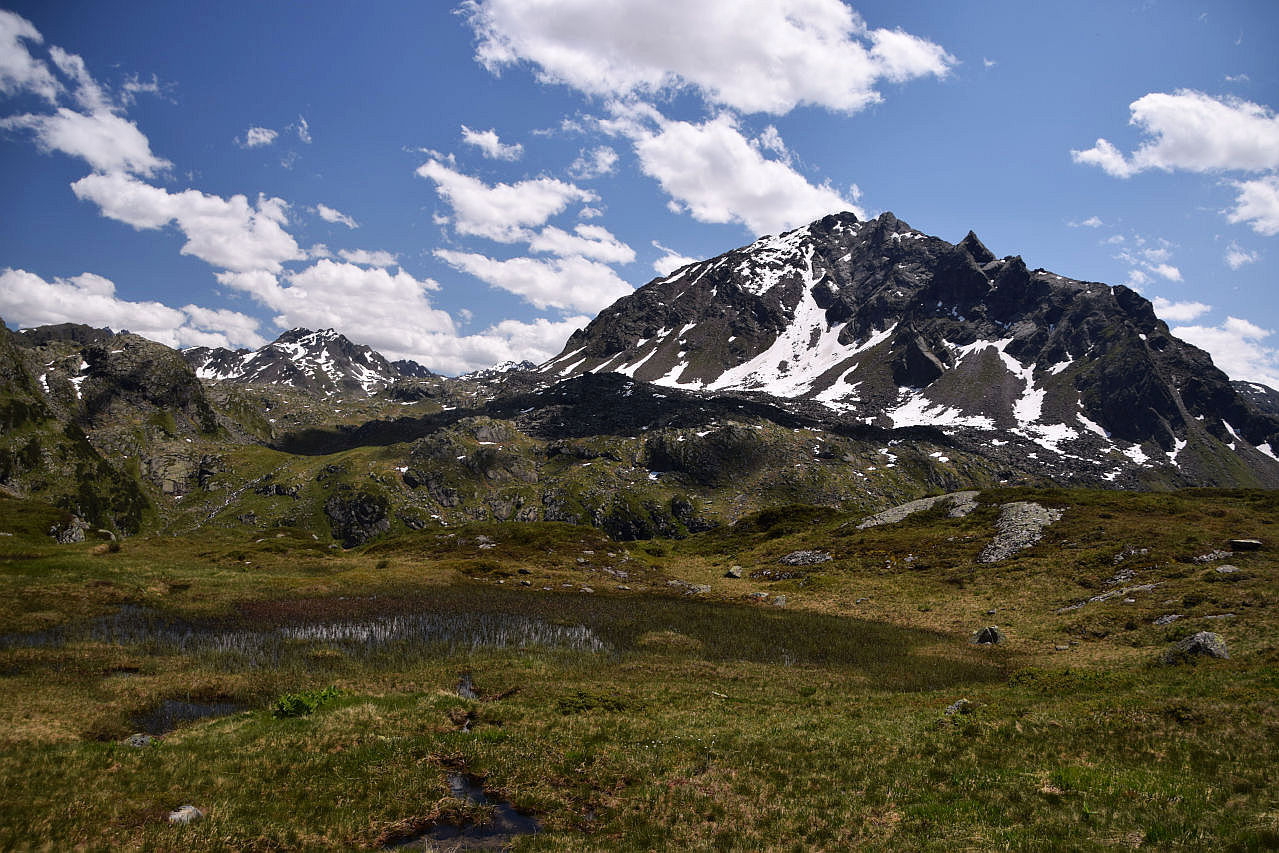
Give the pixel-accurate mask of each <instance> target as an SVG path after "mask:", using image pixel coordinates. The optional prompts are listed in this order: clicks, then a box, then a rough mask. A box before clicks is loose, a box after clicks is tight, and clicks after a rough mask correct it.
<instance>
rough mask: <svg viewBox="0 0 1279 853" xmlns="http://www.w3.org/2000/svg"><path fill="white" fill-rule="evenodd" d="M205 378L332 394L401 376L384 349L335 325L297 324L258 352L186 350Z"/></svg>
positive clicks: (358, 390)
mask: <svg viewBox="0 0 1279 853" xmlns="http://www.w3.org/2000/svg"><path fill="white" fill-rule="evenodd" d="M183 355H184V356H185V358H186V359H187V363H188V364H190V365H191V366H192V368H194V369H195V371H196V375H198V376H199V377H200V378H201V379H206V380H214V381H223V382H238V383H250V384H251V383H257V384H273V385H288V386H291V387H293V388H296V389H298V390H303V391H312V392H318V393H322V394H327V395H330V396H331V395H335V394H343V393H364V394H368V393H372V392H373V391H376V390H379V389H381V388H384V387H386V386H388V385H390V384H392V383H393V382H395V381H396V380H397V379H399V378H401V375H402V374H401V373H400V370H399V368H397V367H396V366H394V365H392V364H391V363H390V362H389V361H387V360H386V358H384V357H383V356H382V355H381V354H380V353H378V352H376V351H374V350H373V349H371V348H370V347H367V346H364V345H362V344H355V343H352V342H351V341H350V340H348V339H347V337H346V336H345V335H343V334H341V333H339V332H337V331H335V330H333V329H319V330H311V329H303V328H294V329H289V330H288V331H286V332H284V333H283V334H281V335H280V336H279V337H278V338H276V339H275V340H274V341H272V342H271V343H269V344H267V345H266V346H263V347H261V348H259V349H257V350H238V351H231V350H227V349H222V348H218V349H208V348H205V347H195V348H192V349H189V350H186V351H184V353H183Z"/></svg>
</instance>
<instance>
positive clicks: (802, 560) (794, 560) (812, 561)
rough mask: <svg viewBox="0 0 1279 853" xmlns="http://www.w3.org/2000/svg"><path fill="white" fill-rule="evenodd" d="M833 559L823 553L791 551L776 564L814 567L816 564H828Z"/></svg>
mask: <svg viewBox="0 0 1279 853" xmlns="http://www.w3.org/2000/svg"><path fill="white" fill-rule="evenodd" d="M833 559H834V557H832V556H831V555H830V554H827V553H826V552H825V551H791V552H790V553H789V554H787V555H786V556H784V557H781V558H779V559H778V561H777V562H779V563H781V564H782V565H783V566H815V565H817V564H818V563H829V562H830V561H831V560H833Z"/></svg>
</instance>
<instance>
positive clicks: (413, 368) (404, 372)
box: [391, 358, 435, 379]
mask: <svg viewBox="0 0 1279 853" xmlns="http://www.w3.org/2000/svg"><path fill="white" fill-rule="evenodd" d="M391 364H393V365H394V366H395V369H396V370H398V371H399V372H400V376H401V377H402V378H404V379H430V378H431V377H432V376H435V374H434V373H432V372H431V371H430V370H429V369H427V368H426V367H424V366H423V365H420V364H418V363H417V362H416V361H411V360H409V359H407V358H401V359H396V360H395V361H393V362H391Z"/></svg>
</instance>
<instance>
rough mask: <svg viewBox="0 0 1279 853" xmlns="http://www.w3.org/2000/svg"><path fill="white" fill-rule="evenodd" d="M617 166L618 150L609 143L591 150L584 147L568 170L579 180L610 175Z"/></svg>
mask: <svg viewBox="0 0 1279 853" xmlns="http://www.w3.org/2000/svg"><path fill="white" fill-rule="evenodd" d="M616 168H617V152H616V151H614V150H613V149H612V148H610V147H609V146H607V145H600V146H598V147H596V148H592V149H591V150H590V151H587V150H586V149H582V151H581V153H579V154H578V156H577V159H576V160H574V161H573V164H572V165H571V166H569V167H568V172H569V174H570V175H572V176H573V177H574V178H577V179H578V180H579V181H588V180H590V179H592V178H599V177H602V176H604V175H610V174H612V173H613V170H614V169H616Z"/></svg>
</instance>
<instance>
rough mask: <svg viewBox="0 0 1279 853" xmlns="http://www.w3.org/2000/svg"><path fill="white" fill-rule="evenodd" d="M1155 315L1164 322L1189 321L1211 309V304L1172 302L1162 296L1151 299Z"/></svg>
mask: <svg viewBox="0 0 1279 853" xmlns="http://www.w3.org/2000/svg"><path fill="white" fill-rule="evenodd" d="M1152 301H1153V303H1154V306H1155V315H1156V316H1157V317H1159V319H1160V320H1163V321H1164V322H1165V323H1189V322H1190V321H1191V320H1196V319H1198V318H1199V317H1201V316H1202V315H1204V314H1207V313H1208V312H1209V311H1211V310H1212V306H1211V305H1205V304H1203V303H1202V302H1172V301H1170V300H1168V299H1164V298H1163V297H1162V296H1156V297H1155V298H1154V299H1153V300H1152Z"/></svg>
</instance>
